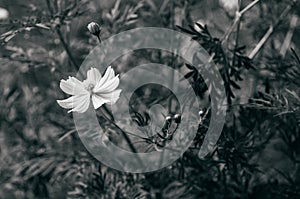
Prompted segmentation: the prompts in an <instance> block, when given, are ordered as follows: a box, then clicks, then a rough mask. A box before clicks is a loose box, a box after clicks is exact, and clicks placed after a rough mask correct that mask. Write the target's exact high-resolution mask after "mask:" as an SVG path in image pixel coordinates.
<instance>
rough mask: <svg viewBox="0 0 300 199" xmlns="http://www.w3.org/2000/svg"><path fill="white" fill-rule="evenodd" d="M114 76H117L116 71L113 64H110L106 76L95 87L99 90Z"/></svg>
mask: <svg viewBox="0 0 300 199" xmlns="http://www.w3.org/2000/svg"><path fill="white" fill-rule="evenodd" d="M114 77H115V71H114V69H112V68H111V66H109V67H108V68H107V69H106V72H105V74H104V76H103V77H102V78H101V80H100V81H99V82H97V84H96V85H95V89H96V90H98V89H99V88H100V87H101V86H102V85H103V84H104V83H105V82H107V81H108V80H111V79H113V78H114Z"/></svg>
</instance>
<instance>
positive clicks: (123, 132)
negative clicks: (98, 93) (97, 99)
mask: <svg viewBox="0 0 300 199" xmlns="http://www.w3.org/2000/svg"><path fill="white" fill-rule="evenodd" d="M99 110H100V112H101V113H102V115H103V117H104V118H105V119H106V120H107V121H109V122H110V123H111V124H113V125H114V126H115V127H116V128H117V129H118V130H119V131H121V133H122V135H123V137H124V138H125V140H126V142H127V144H128V146H129V148H130V149H131V151H132V152H134V153H137V150H136V149H135V147H134V146H133V145H132V143H131V140H130V138H129V137H128V136H127V134H126V132H125V131H123V130H122V129H121V128H120V127H119V125H117V124H116V123H115V122H114V121H112V120H111V119H109V118H108V117H107V116H106V115H105V114H104V113H103V111H102V110H101V108H100V109H99Z"/></svg>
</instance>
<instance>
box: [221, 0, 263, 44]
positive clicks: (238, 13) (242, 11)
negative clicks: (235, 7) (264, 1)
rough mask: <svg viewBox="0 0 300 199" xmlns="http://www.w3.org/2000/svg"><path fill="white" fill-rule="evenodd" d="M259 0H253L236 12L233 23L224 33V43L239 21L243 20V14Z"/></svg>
mask: <svg viewBox="0 0 300 199" xmlns="http://www.w3.org/2000/svg"><path fill="white" fill-rule="evenodd" d="M259 1H260V0H255V1H253V2H251V3H250V4H249V5H248V6H246V7H245V8H244V9H243V10H241V11H239V12H236V13H235V19H234V22H233V24H232V25H231V27H230V28H229V29H228V30H227V31H226V33H225V34H224V37H223V40H222V44H224V43H225V42H226V41H227V40H228V38H229V36H230V35H231V33H232V32H233V30H234V29H235V26H236V25H237V24H239V22H240V20H241V17H242V16H243V14H245V13H246V12H247V11H248V10H250V9H251V8H252V7H253V6H255V5H256V4H257V3H258V2H259Z"/></svg>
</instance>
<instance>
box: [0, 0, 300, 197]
mask: <svg viewBox="0 0 300 199" xmlns="http://www.w3.org/2000/svg"><path fill="white" fill-rule="evenodd" d="M222 2H224V0H223V1H220V2H219V1H217V0H212V1H210V0H178V1H175V0H163V1H161V0H142V1H140V0H126V1H118V0H117V1H111V0H101V1H96V0H92V1H87V0H86V1H84V0H41V1H33V0H27V1H17V0H0V7H2V8H5V9H6V10H7V11H8V12H9V17H8V18H6V19H0V42H1V50H0V57H1V58H0V63H1V64H0V94H1V98H0V126H1V127H0V198H172V199H175V198H195V199H196V198H264V199H266V198H300V186H299V185H300V169H299V161H300V157H299V154H300V131H299V124H300V112H299V104H300V95H299V85H300V59H299V55H300V51H299V45H300V36H299V35H300V34H299V33H300V29H299V15H300V13H299V10H300V9H299V3H298V2H297V1H291V0H261V1H259V2H258V3H257V4H255V5H254V6H253V7H251V9H249V10H247V11H246V12H245V13H244V14H243V15H242V17H241V18H240V20H239V21H238V22H237V25H236V26H234V27H233V29H232V34H227V33H226V31H228V30H229V29H230V27H231V26H232V24H233V23H234V20H235V11H236V9H237V7H238V4H234V3H235V1H229V0H228V1H226V2H227V3H228V2H231V3H232V6H230V5H231V4H230V3H229V5H227V4H226V5H227V6H224V4H223V3H222ZM251 2H252V1H250V0H245V1H242V2H241V3H240V10H242V9H243V8H245V7H246V6H247V5H249V4H250V3H251ZM91 21H95V22H97V23H99V24H100V25H101V26H102V33H101V36H102V38H103V39H105V38H108V37H110V36H113V35H114V34H117V33H119V32H122V31H124V30H128V29H132V28H135V27H145V26H154V27H164V28H170V29H174V30H177V31H181V32H184V33H186V34H188V35H190V36H191V38H193V39H195V40H196V41H198V42H199V43H200V44H201V45H202V46H203V47H204V48H205V49H206V50H207V51H208V52H209V53H210V54H211V55H212V58H213V60H214V62H215V63H216V64H217V65H218V67H219V69H220V73H221V74H222V77H223V79H224V82H225V85H224V86H225V88H226V92H227V101H228V103H229V107H228V112H227V118H226V125H225V127H224V129H223V132H222V136H221V138H220V139H219V142H218V144H217V145H216V147H215V149H214V150H213V151H212V152H211V153H210V154H209V155H208V156H207V157H206V158H205V159H204V160H201V159H199V158H198V156H197V152H198V150H199V148H200V146H201V142H202V140H203V137H204V135H205V132H206V127H205V126H206V125H207V124H209V117H207V118H205V120H204V123H203V124H201V125H199V129H198V132H197V136H196V138H195V140H194V143H193V145H192V146H191V147H190V149H189V150H188V151H187V152H185V153H184V155H183V156H182V157H181V158H180V159H179V160H178V161H176V162H175V163H173V164H172V165H170V166H169V167H167V168H164V169H162V170H160V171H157V172H152V173H146V174H128V173H122V172H119V171H115V170H113V169H110V168H107V167H105V166H104V165H102V164H101V163H100V162H98V161H97V160H95V159H94V158H93V157H92V156H91V155H90V154H89V153H88V152H87V151H86V149H85V148H84V147H83V145H82V143H81V142H80V140H79V138H78V136H77V133H76V129H75V127H74V122H73V119H72V115H71V114H68V113H67V111H66V110H64V109H62V108H60V107H59V106H58V104H57V103H56V100H57V99H63V98H65V97H66V96H65V95H64V94H63V93H62V91H61V90H60V88H59V81H60V80H61V79H66V78H67V77H68V76H69V75H70V76H75V75H76V71H77V69H78V66H80V64H81V62H82V61H83V60H84V58H85V56H86V55H87V54H88V53H89V51H90V50H91V49H93V48H94V47H95V46H96V45H97V38H96V37H93V36H92V35H91V34H90V33H89V32H88V30H87V28H86V26H87V24H88V23H89V22H91ZM195 22H197V23H198V25H197V24H195ZM205 25H206V26H205ZM178 26H179V27H178ZM180 27H181V28H180ZM268 31H269V32H268ZM266 33H271V34H270V35H268V34H266ZM226 35H229V37H228V38H226ZM260 41H261V44H263V45H261V46H259V42H260ZM256 47H257V49H258V50H257V52H256V53H254V52H255V50H254V49H255V48H256ZM147 61H148V62H157V63H164V64H168V65H170V64H171V65H172V67H174V68H180V69H182V70H184V71H186V78H187V79H189V81H190V82H191V84H192V85H193V88H194V90H195V92H196V94H197V95H199V97H200V98H201V99H203V100H204V101H205V100H206V103H203V104H205V106H206V107H205V108H208V107H209V105H207V104H209V103H208V99H207V95H205V94H204V93H205V92H207V88H206V86H205V84H204V81H203V79H202V78H201V77H200V76H199V74H197V73H196V72H195V71H194V70H193V69H194V68H193V67H192V66H187V65H186V64H184V63H182V61H180V60H178V58H177V57H174V56H172V55H171V54H168V53H164V52H157V51H151V50H143V51H137V52H134V53H132V54H130V55H128V56H124V57H122V58H120V59H119V60H116V61H115V62H114V63H113V65H114V66H115V68H116V69H117V72H118V73H120V75H122V73H123V72H124V71H126V70H127V69H128V68H130V67H131V66H133V65H138V63H145V62H147ZM153 92H154V91H153ZM141 93H143V92H141ZM153 100H155V99H153ZM150 101H151V100H150ZM149 103H150V104H151V102H149ZM208 115H209V114H208ZM111 139H113V136H112V137H111Z"/></svg>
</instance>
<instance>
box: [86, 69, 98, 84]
mask: <svg viewBox="0 0 300 199" xmlns="http://www.w3.org/2000/svg"><path fill="white" fill-rule="evenodd" d="M100 80H101V73H100V72H99V70H98V69H97V68H91V69H90V70H88V72H87V79H86V80H84V81H83V83H84V85H85V87H87V86H89V84H92V85H96V84H97V82H99V81H100Z"/></svg>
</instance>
